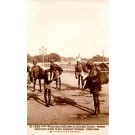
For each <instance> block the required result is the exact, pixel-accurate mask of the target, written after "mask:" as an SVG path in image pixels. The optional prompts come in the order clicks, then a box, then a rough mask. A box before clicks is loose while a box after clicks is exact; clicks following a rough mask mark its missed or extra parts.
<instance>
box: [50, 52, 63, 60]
mask: <svg viewBox="0 0 135 135" xmlns="http://www.w3.org/2000/svg"><path fill="white" fill-rule="evenodd" d="M48 57H49V60H51V59H53V60H54V61H60V60H61V57H60V55H58V54H57V53H50V55H49V56H48Z"/></svg>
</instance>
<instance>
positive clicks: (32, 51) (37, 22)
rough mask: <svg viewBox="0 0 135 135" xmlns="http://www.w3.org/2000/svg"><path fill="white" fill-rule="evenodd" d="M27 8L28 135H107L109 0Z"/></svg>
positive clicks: (52, 1)
mask: <svg viewBox="0 0 135 135" xmlns="http://www.w3.org/2000/svg"><path fill="white" fill-rule="evenodd" d="M27 7H28V10H27V17H28V18H27V20H28V34H27V35H28V38H27V39H28V42H27V129H28V130H27V135H49V134H50V135H51V134H54V135H57V134H64V135H65V134H90V135H108V134H109V47H108V46H109V45H108V43H109V42H108V18H109V17H108V16H109V14H108V12H109V11H108V7H109V5H108V0H27Z"/></svg>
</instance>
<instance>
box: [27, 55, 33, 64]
mask: <svg viewBox="0 0 135 135" xmlns="http://www.w3.org/2000/svg"><path fill="white" fill-rule="evenodd" d="M32 61H33V57H32V56H31V55H30V54H28V53H27V62H28V63H29V62H32Z"/></svg>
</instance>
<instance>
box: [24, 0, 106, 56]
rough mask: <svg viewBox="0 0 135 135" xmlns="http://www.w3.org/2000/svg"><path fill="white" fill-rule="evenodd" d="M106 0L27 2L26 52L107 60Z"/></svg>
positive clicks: (31, 0) (42, 0) (29, 0)
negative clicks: (96, 56) (95, 56)
mask: <svg viewBox="0 0 135 135" xmlns="http://www.w3.org/2000/svg"><path fill="white" fill-rule="evenodd" d="M108 6H109V5H108V1H107V0H28V15H27V20H28V27H27V28H28V45H27V52H28V53H29V54H30V55H32V56H34V55H38V54H39V49H40V48H41V47H42V46H44V47H45V48H46V49H47V53H48V54H49V53H58V54H59V55H60V56H65V57H76V56H78V55H79V54H80V55H81V57H86V58H90V57H92V56H94V55H97V54H99V55H102V52H103V50H104V55H105V56H107V57H108V56H109V45H108V34H109V33H108V20H109V18H108V12H109V11H108Z"/></svg>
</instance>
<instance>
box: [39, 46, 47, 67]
mask: <svg viewBox="0 0 135 135" xmlns="http://www.w3.org/2000/svg"><path fill="white" fill-rule="evenodd" d="M46 51H47V49H46V48H44V46H42V47H41V48H40V49H39V53H40V54H41V55H42V57H43V61H42V66H43V67H44V56H45V54H46V53H47V52H46Z"/></svg>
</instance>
